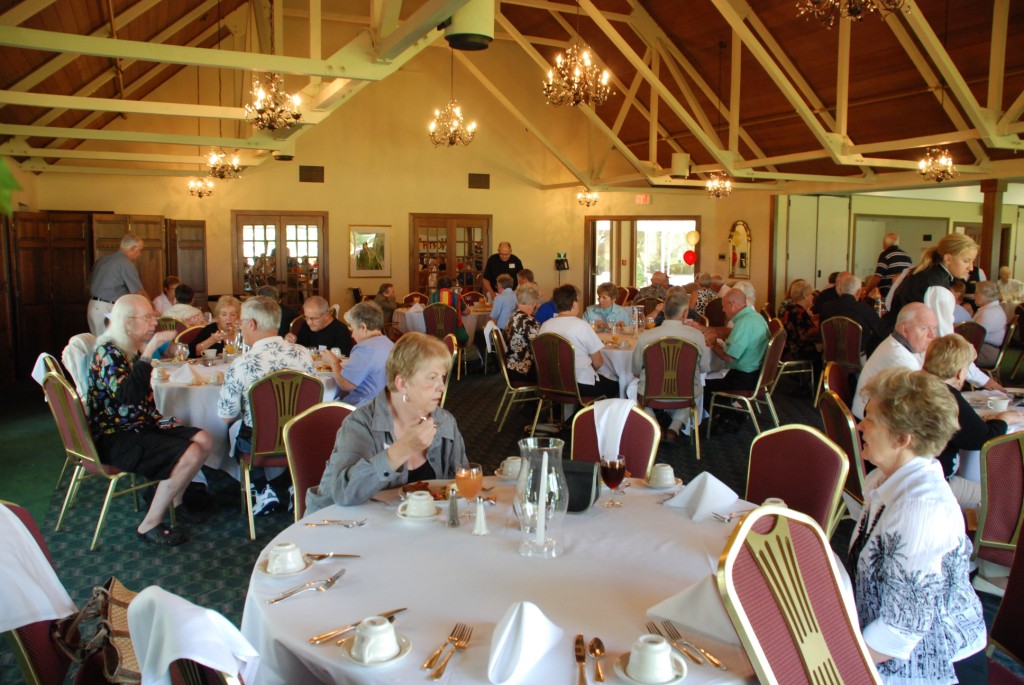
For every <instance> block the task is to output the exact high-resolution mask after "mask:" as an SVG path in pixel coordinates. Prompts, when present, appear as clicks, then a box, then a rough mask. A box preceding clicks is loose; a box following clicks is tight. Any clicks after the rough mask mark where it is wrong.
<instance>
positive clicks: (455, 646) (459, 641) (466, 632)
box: [427, 625, 473, 680]
mask: <svg viewBox="0 0 1024 685" xmlns="http://www.w3.org/2000/svg"><path fill="white" fill-rule="evenodd" d="M472 636H473V628H472V626H467V625H463V626H462V631H461V632H460V633H459V634H458V635H457V636H456V637H455V642H452V643H451V644H452V648H451V649H450V650H449V651H448V654H446V655H445V657H444V659H442V660H441V663H440V664H439V665H438V667H437V668H436V669H435V670H434V672H433V673H431V674H430V675H429V676H427V677H428V678H429V679H430V680H440V679H441V678H442V677H443V676H444V670H445V669H446V668H448V662H449V661H451V660H452V657H453V656H455V652H461V651H462V650H464V649H465V648H466V647H468V646H469V638H471V637H472ZM449 639H451V638H449ZM445 646H446V645H442V646H441V648H442V649H444V647H445Z"/></svg>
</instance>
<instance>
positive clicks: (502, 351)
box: [491, 326, 537, 433]
mask: <svg viewBox="0 0 1024 685" xmlns="http://www.w3.org/2000/svg"><path fill="white" fill-rule="evenodd" d="M491 345H492V346H493V347H494V350H495V352H496V353H497V355H498V367H499V368H500V369H501V377H502V379H504V381H505V387H504V388H503V389H502V392H501V400H500V401H499V402H498V409H497V410H496V411H495V412H494V419H493V420H492V422H491V423H493V422H494V421H497V420H498V416H499V415H501V423H499V424H498V432H499V433H500V432H501V429H502V428H504V427H505V419H507V418H508V412H509V410H510V409H512V405H513V404H517V403H519V402H530V401H531V400H535V399H537V384H536V383H529V382H526V381H514V380H512V379H511V378H509V375H508V367H507V366H506V365H505V360H506V359H507V358H508V348H507V347H506V345H505V338H504V336H502V334H501V331H499V330H498V327H497V326H495V327H494V328H492V329H491ZM502 407H504V408H505V413H504V414H502V412H501V409H502Z"/></svg>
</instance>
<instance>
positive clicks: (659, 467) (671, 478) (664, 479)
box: [650, 464, 676, 486]
mask: <svg viewBox="0 0 1024 685" xmlns="http://www.w3.org/2000/svg"><path fill="white" fill-rule="evenodd" d="M650 483H651V485H659V486H662V485H675V484H676V474H675V471H673V470H672V467H671V466H669V465H668V464H655V465H654V468H652V469H651V480H650Z"/></svg>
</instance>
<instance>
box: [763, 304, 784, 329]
mask: <svg viewBox="0 0 1024 685" xmlns="http://www.w3.org/2000/svg"><path fill="white" fill-rule="evenodd" d="M761 316H763V317H764V322H765V323H766V324H768V325H771V323H772V319H774V318H776V317H774V316H772V305H771V303H770V302H765V303H764V305H763V306H762V307H761ZM779 323H780V324H781V323H782V322H781V321H779Z"/></svg>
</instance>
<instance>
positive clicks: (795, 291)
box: [782, 278, 821, 366]
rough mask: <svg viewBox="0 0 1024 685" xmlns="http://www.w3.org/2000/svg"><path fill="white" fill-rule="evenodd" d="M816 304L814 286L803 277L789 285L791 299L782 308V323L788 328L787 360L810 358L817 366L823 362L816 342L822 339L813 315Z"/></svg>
mask: <svg viewBox="0 0 1024 685" xmlns="http://www.w3.org/2000/svg"><path fill="white" fill-rule="evenodd" d="M812 304H814V286H812V285H811V284H810V283H808V282H807V281H805V280H803V279H802V278H800V279H797V280H795V281H793V282H792V283H790V285H789V301H788V302H787V303H786V304H785V306H784V307H783V308H782V325H783V326H784V327H785V328H786V350H785V352H784V353H783V356H782V358H783V359H784V360H786V361H794V360H801V359H809V360H811V361H813V362H814V363H815V366H818V365H820V364H821V352H819V351H818V347H817V345H816V343H817V342H818V340H820V339H821V334H820V333H819V332H818V324H817V323H815V321H814V318H813V317H812V316H811V305H812Z"/></svg>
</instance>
